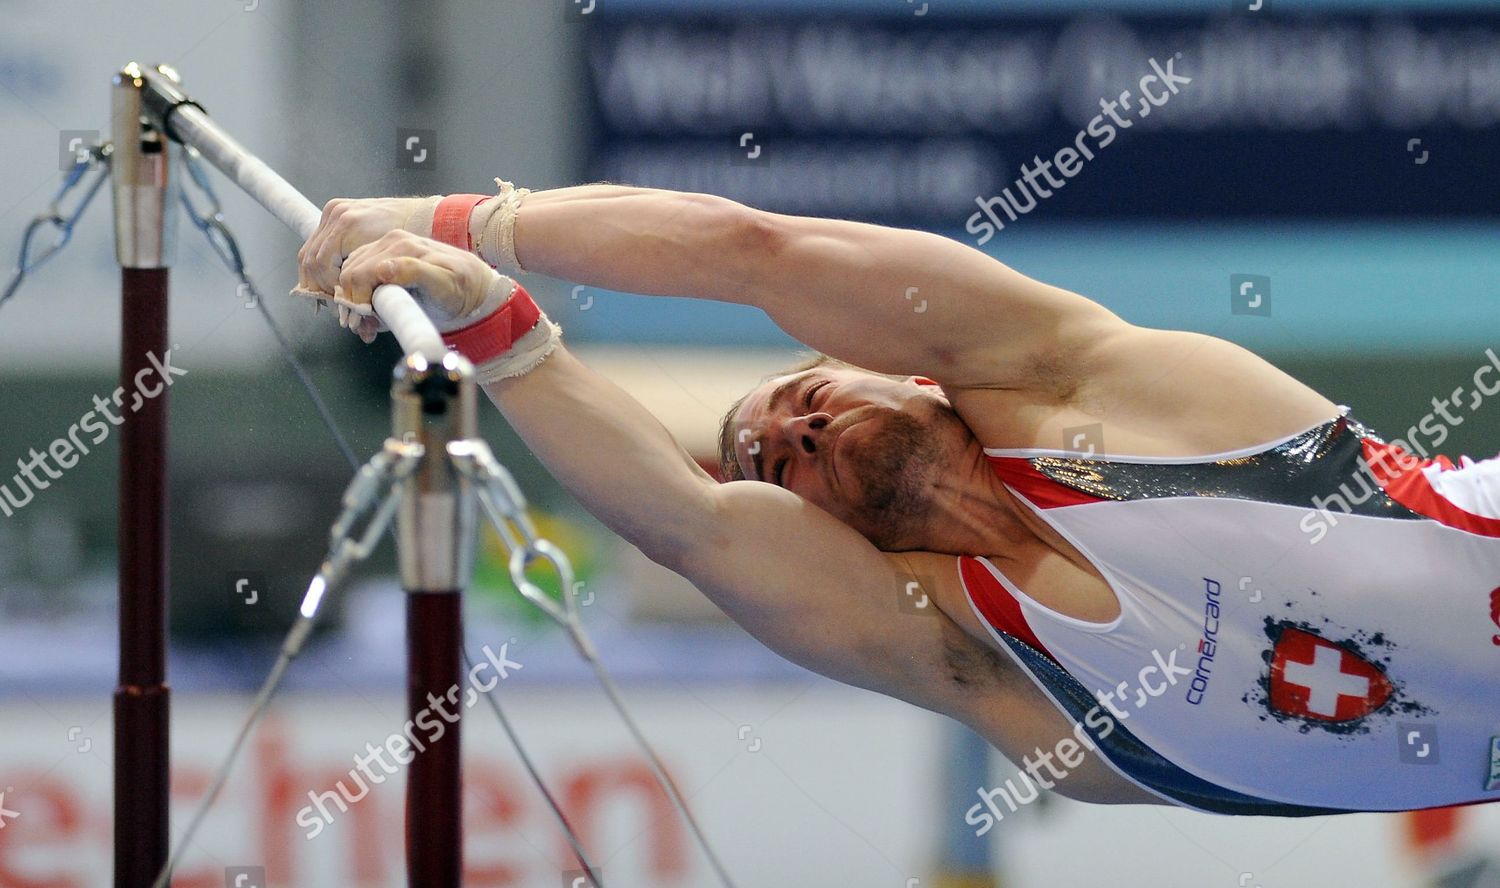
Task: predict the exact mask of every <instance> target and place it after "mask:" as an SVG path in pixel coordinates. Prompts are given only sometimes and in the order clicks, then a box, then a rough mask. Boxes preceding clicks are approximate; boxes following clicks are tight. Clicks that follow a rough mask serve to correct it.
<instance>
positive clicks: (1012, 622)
mask: <svg viewBox="0 0 1500 888" xmlns="http://www.w3.org/2000/svg"><path fill="white" fill-rule="evenodd" d="M958 573H959V576H961V577H962V578H963V581H964V589H966V590H967V591H968V593H969V600H970V601H972V602H974V607H975V609H977V610H978V611H979V613H980V615H982V616H983V617H984V618H985V620H986V621H988V622H989V624H990V625H991V626H993V627H995V629H997V630H999V631H1001V632H1004V633H1005V634H1007V635H1011V636H1014V637H1016V638H1019V639H1021V640H1022V641H1024V642H1026V643H1027V644H1029V645H1031V646H1032V647H1034V648H1036V649H1037V650H1038V651H1039V652H1041V653H1042V654H1045V655H1046V656H1047V658H1048V659H1049V660H1051V661H1052V662H1054V663H1056V662H1057V658H1056V657H1054V656H1052V652H1051V651H1049V650H1047V648H1046V647H1045V646H1044V645H1043V644H1042V642H1041V639H1039V638H1037V637H1036V633H1035V632H1033V631H1031V626H1030V625H1028V624H1027V622H1026V615H1025V614H1023V613H1021V604H1020V602H1018V601H1016V599H1015V596H1014V595H1011V594H1010V590H1009V589H1006V588H1005V586H1004V585H1002V584H1001V582H1000V581H999V580H997V579H995V575H994V574H992V573H990V571H989V568H987V567H985V566H984V565H983V564H980V563H979V559H977V558H970V557H969V556H967V555H961V556H959V559H958Z"/></svg>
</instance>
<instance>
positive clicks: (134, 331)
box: [110, 63, 175, 888]
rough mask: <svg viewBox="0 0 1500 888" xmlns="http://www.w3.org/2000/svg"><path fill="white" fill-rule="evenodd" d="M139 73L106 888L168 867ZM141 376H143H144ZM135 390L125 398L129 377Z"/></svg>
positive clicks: (149, 142)
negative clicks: (111, 872) (139, 386)
mask: <svg viewBox="0 0 1500 888" xmlns="http://www.w3.org/2000/svg"><path fill="white" fill-rule="evenodd" d="M142 86H143V81H142V78H141V71H140V68H139V67H138V66H136V65H135V64H134V63H132V64H130V65H127V66H126V67H125V68H124V69H123V70H122V71H121V72H120V73H119V74H117V75H116V76H115V78H114V87H115V88H114V91H113V100H112V102H111V105H112V112H113V113H112V116H113V141H114V154H113V155H112V157H111V161H110V163H111V171H110V174H111V176H112V177H113V187H114V198H115V202H114V203H115V251H116V254H117V256H118V258H119V260H120V268H121V282H120V297H121V299H120V304H121V307H120V312H121V316H120V320H121V335H120V386H121V388H122V389H123V392H124V396H123V397H122V398H121V399H120V403H117V404H115V405H114V406H113V407H111V410H112V412H114V413H115V415H116V416H118V417H119V418H120V419H122V420H123V424H122V425H121V426H120V506H119V518H120V520H119V582H120V682H119V685H118V687H116V689H115V693H114V732H115V738H114V755H115V760H114V768H115V787H114V790H115V800H114V801H115V804H114V839H115V888H149V886H150V885H151V884H152V882H153V881H154V880H155V879H156V876H157V873H158V872H160V871H161V868H162V866H163V865H165V864H166V862H167V852H168V838H169V836H168V819H167V818H168V810H167V803H168V773H169V770H168V745H167V741H168V718H169V692H168V689H167V684H166V677H167V644H166V639H167V393H166V387H165V386H164V385H160V384H159V382H158V381H157V380H155V379H154V377H153V376H152V375H151V373H155V372H157V371H155V370H151V368H152V367H153V366H154V365H153V363H152V358H153V357H155V358H157V359H160V360H161V361H163V362H165V361H166V360H167V349H168V347H169V346H168V336H167V279H168V272H167V266H168V265H169V264H170V259H169V254H170V249H169V244H170V240H171V237H172V234H173V229H174V228H175V226H173V225H172V224H171V220H172V219H173V218H174V217H175V207H173V205H172V197H173V196H174V192H173V190H172V189H171V187H170V184H171V180H170V166H171V164H170V163H169V159H170V157H171V155H172V151H173V149H172V147H171V146H170V145H169V144H168V142H167V140H166V138H165V137H164V136H162V135H161V134H160V133H157V132H155V131H152V130H150V129H148V128H146V127H144V125H143V122H142V118H141V87H142ZM148 370H150V373H146V372H145V371H148ZM138 374H143V375H141V377H140V378H141V379H142V381H143V382H144V383H145V385H144V386H143V392H150V391H155V392H156V394H155V396H154V397H145V396H144V394H143V396H142V397H141V399H140V401H139V402H137V401H135V399H134V398H133V393H135V392H136V382H135V380H136V378H137V375H138Z"/></svg>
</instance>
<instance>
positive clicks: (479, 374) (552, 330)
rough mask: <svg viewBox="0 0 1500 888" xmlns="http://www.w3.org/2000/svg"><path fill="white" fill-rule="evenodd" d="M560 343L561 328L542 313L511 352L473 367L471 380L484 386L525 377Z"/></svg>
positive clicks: (512, 347) (517, 341)
mask: <svg viewBox="0 0 1500 888" xmlns="http://www.w3.org/2000/svg"><path fill="white" fill-rule="evenodd" d="M561 344H562V327H559V326H558V325H557V324H555V323H553V321H552V319H551V318H549V317H547V315H546V314H545V313H543V314H542V316H541V317H540V318H538V319H537V322H536V326H535V327H532V328H531V329H530V330H528V331H527V332H526V333H525V335H523V336H522V337H521V338H520V339H517V340H516V344H515V345H513V346H511V348H510V351H507V352H506V353H505V354H503V355H500V356H499V357H496V358H492V359H490V360H489V361H487V362H485V363H484V364H481V365H480V366H478V367H475V368H474V381H475V382H477V383H479V384H480V385H487V384H489V383H491V382H496V381H498V380H501V379H511V378H513V377H516V376H524V375H525V374H527V373H530V372H531V371H533V370H535V369H536V368H537V367H539V366H541V363H542V362H543V361H545V360H547V358H548V356H550V355H551V354H552V353H553V352H554V351H556V350H557V347H558V346H559V345H561Z"/></svg>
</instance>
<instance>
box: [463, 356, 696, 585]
mask: <svg viewBox="0 0 1500 888" xmlns="http://www.w3.org/2000/svg"><path fill="white" fill-rule="evenodd" d="M484 390H485V393H486V394H487V395H488V396H489V398H490V400H491V401H493V402H494V404H495V406H496V407H498V408H500V411H501V413H503V414H504V415H505V418H506V419H507V420H508V421H509V422H510V424H511V426H512V427H514V428H515V430H516V432H517V433H518V434H519V435H520V436H521V439H522V440H523V441H524V442H525V443H526V446H527V448H528V449H530V450H531V451H532V452H533V453H534V454H536V456H537V458H538V459H540V460H541V461H542V464H543V465H545V466H546V467H547V470H548V471H549V472H551V473H552V475H553V476H554V477H556V478H557V480H558V482H559V483H561V484H562V485H563V487H564V488H566V489H567V490H568V492H570V493H571V494H573V496H575V497H577V499H578V500H579V502H581V503H582V504H583V506H584V507H585V508H587V509H588V510H589V512H591V513H592V514H593V515H594V516H595V517H596V518H598V519H599V520H600V521H602V522H603V523H604V524H605V525H606V526H607V527H609V528H610V529H611V530H613V531H614V532H615V533H618V534H619V535H620V536H622V537H624V538H625V539H626V540H628V541H629V542H631V543H632V544H634V545H635V546H637V547H638V548H640V549H641V551H643V552H645V553H646V555H647V556H648V557H650V558H652V559H654V560H657V561H661V562H663V563H669V564H670V563H673V562H675V561H676V560H677V558H678V557H679V556H680V554H681V552H682V550H683V548H684V547H686V546H688V545H689V544H690V542H691V541H692V540H693V539H695V538H697V537H698V536H699V535H701V533H702V531H703V530H704V526H705V524H706V523H707V516H708V515H709V514H710V512H711V496H710V491H711V490H712V488H713V487H715V486H716V484H715V482H714V481H713V479H712V478H710V477H709V476H708V474H707V473H705V472H704V471H703V470H702V469H701V468H699V467H698V465H697V463H695V462H694V461H693V460H692V458H691V457H690V456H688V454H687V453H686V452H685V451H684V450H683V449H682V447H681V446H680V445H679V444H678V443H677V442H676V441H675V440H674V439H673V438H672V436H671V434H670V433H668V432H667V430H666V429H665V428H664V427H663V426H662V425H661V423H660V422H659V421H658V420H657V419H656V417H655V416H653V415H652V414H651V413H650V411H648V410H646V408H645V407H643V406H641V405H640V403H638V402H637V401H636V400H635V399H634V398H632V397H631V396H630V395H628V394H626V393H625V392H624V391H623V390H622V389H620V388H619V387H618V386H616V385H615V384H614V383H612V382H610V381H609V380H607V379H605V378H604V377H603V376H601V375H600V374H598V373H595V372H594V371H593V370H591V369H589V368H588V367H587V366H585V365H584V364H583V363H582V362H581V361H579V360H578V359H577V358H576V357H575V356H574V355H573V354H572V353H571V352H569V351H568V350H567V348H566V347H565V346H558V348H557V350H556V351H554V352H553V353H552V355H551V356H550V357H549V358H547V360H546V361H544V362H542V364H541V365H540V366H538V367H537V368H536V369H535V370H532V371H531V372H529V373H527V374H525V375H523V376H518V377H514V378H510V379H502V380H500V381H498V382H495V383H492V384H490V385H487V386H485V387H484Z"/></svg>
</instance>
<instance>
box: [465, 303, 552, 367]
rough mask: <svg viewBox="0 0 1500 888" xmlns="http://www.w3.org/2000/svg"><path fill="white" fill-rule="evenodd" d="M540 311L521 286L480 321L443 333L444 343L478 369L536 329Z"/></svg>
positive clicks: (540, 315) (540, 314)
mask: <svg viewBox="0 0 1500 888" xmlns="http://www.w3.org/2000/svg"><path fill="white" fill-rule="evenodd" d="M541 317H542V310H541V309H540V308H538V307H537V304H536V300H534V299H532V298H531V294H530V293H527V292H526V290H525V289H523V288H522V287H521V285H520V284H516V291H515V292H514V293H512V294H510V298H509V299H507V300H505V304H504V305H502V306H500V309H499V310H498V311H496V312H493V313H491V314H490V315H489V316H488V317H486V318H484V319H483V320H481V321H479V322H477V323H474V324H470V325H469V326H467V327H464V328H463V329H460V330H454V331H453V332H451V333H444V334H443V341H444V342H446V343H447V344H448V346H449V347H450V348H452V349H454V350H455V351H457V352H458V353H459V354H461V355H463V356H464V357H466V358H468V359H469V362H470V363H472V364H473V365H474V366H476V367H479V366H482V365H484V364H487V363H489V362H490V361H492V360H494V359H495V358H498V357H500V356H501V355H503V354H505V353H506V352H508V351H510V350H511V348H512V347H513V346H514V345H515V344H516V341H517V340H518V339H520V338H521V337H522V336H525V335H526V334H527V333H530V332H531V330H532V328H533V327H535V326H536V324H537V321H539V320H541Z"/></svg>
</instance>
